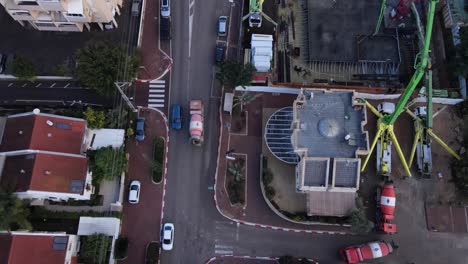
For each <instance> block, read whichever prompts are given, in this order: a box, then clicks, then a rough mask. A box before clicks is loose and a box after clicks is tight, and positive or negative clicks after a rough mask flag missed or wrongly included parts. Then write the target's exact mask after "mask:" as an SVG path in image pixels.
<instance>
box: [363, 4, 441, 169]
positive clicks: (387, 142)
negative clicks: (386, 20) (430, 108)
mask: <svg viewBox="0 0 468 264" xmlns="http://www.w3.org/2000/svg"><path fill="white" fill-rule="evenodd" d="M437 2H438V0H429V10H428V15H427V24H426V34H425V38H424V47H423V49H422V51H421V52H420V53H418V54H417V55H416V60H415V62H414V68H415V72H414V74H413V77H412V78H411V80H410V81H409V83H408V86H407V87H406V89H405V91H404V93H403V94H402V96H401V97H400V100H399V101H398V103H397V105H396V106H394V108H393V107H390V103H384V104H381V105H379V109H378V110H377V109H376V108H375V107H374V106H372V105H371V104H370V103H369V102H367V101H366V100H363V101H364V102H365V103H366V105H367V107H369V109H371V111H372V112H373V113H374V114H376V115H377V116H378V117H379V119H378V121H377V133H376V135H375V138H374V140H373V141H372V144H371V148H370V152H369V154H368V155H367V156H366V158H365V160H364V163H363V164H362V169H361V170H362V171H364V170H365V168H366V166H367V163H368V162H369V159H370V157H371V154H372V152H373V151H374V149H375V147H376V145H379V146H378V148H377V152H378V153H377V165H378V168H377V169H378V170H379V173H380V174H383V175H388V174H390V173H391V163H390V161H391V147H392V145H393V144H395V149H396V151H397V154H398V156H399V158H400V161H401V163H402V164H403V168H404V169H405V172H406V174H407V175H408V176H411V172H410V169H409V166H408V163H406V159H405V156H404V155H403V152H402V150H401V147H400V144H399V143H398V139H397V137H396V135H395V132H394V131H393V125H394V124H395V121H396V120H397V118H398V117H399V116H400V114H401V113H402V112H403V111H405V106H406V104H407V103H408V100H409V99H410V97H411V95H412V94H413V92H414V90H415V89H416V86H417V85H418V84H419V82H420V81H421V79H422V77H423V76H424V73H425V71H426V68H427V66H428V61H429V46H430V42H431V37H432V25H433V22H434V15H435V6H436V4H437ZM380 22H381V21H380ZM379 26H380V25H379Z"/></svg>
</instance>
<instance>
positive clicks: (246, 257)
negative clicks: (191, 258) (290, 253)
mask: <svg viewBox="0 0 468 264" xmlns="http://www.w3.org/2000/svg"><path fill="white" fill-rule="evenodd" d="M226 257H231V258H237V259H256V260H278V258H272V257H257V256H235V255H220V256H216V257H212V258H210V259H209V260H207V261H206V263H205V264H210V263H211V262H213V261H215V260H218V259H223V258H226Z"/></svg>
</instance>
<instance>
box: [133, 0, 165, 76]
mask: <svg viewBox="0 0 468 264" xmlns="http://www.w3.org/2000/svg"><path fill="white" fill-rule="evenodd" d="M144 8H145V17H144V20H143V32H142V40H141V47H140V50H141V64H142V66H143V67H144V68H141V69H140V72H139V73H138V78H139V79H144V80H152V79H156V78H158V77H159V76H161V75H162V74H163V73H164V71H165V70H166V69H167V68H168V67H169V65H171V59H170V58H169V57H168V56H167V55H165V54H164V53H163V52H161V50H160V49H159V13H160V12H159V0H147V1H146V3H145V7H144Z"/></svg>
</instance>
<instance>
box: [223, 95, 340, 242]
mask: <svg viewBox="0 0 468 264" xmlns="http://www.w3.org/2000/svg"><path fill="white" fill-rule="evenodd" d="M286 97H287V96H281V97H279V96H272V95H269V94H263V95H262V96H261V97H259V98H257V99H256V100H255V101H253V102H252V103H250V104H249V105H247V106H245V110H246V111H248V121H247V122H248V131H247V135H246V136H242V135H233V134H230V133H229V129H228V128H227V127H228V125H226V124H230V123H231V116H230V115H228V114H225V113H221V120H222V121H221V130H222V131H221V134H220V146H219V153H218V155H219V157H218V170H217V175H216V181H215V184H216V192H215V200H216V205H217V207H218V209H219V210H220V212H221V213H222V214H224V215H225V216H226V217H228V218H232V219H233V220H236V221H240V222H249V224H250V225H254V224H255V225H257V226H262V227H265V228H272V229H278V228H281V229H286V231H305V232H332V233H334V232H340V233H341V232H348V231H349V229H348V228H346V227H340V226H329V225H301V224H295V223H292V222H289V221H286V220H284V219H282V218H280V217H279V216H278V215H276V214H275V213H274V212H273V211H272V210H271V209H270V208H269V207H268V205H267V204H266V202H265V199H264V197H263V195H262V192H261V189H260V154H261V152H262V141H263V135H262V122H261V121H259V120H261V118H262V108H263V107H268V108H272V107H282V106H287V105H288V102H289V101H291V100H293V98H286ZM228 149H234V152H235V153H244V154H247V155H248V157H247V168H246V172H247V177H246V185H247V186H246V189H247V198H246V205H245V208H243V207H242V206H238V205H237V206H231V204H230V201H229V197H228V195H227V191H226V188H225V187H224V181H225V176H226V164H227V161H226V156H225V153H226V152H227V150H228ZM290 229H296V230H290Z"/></svg>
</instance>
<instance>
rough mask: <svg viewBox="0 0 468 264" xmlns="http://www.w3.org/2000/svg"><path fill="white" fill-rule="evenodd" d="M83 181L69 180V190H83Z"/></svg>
mask: <svg viewBox="0 0 468 264" xmlns="http://www.w3.org/2000/svg"><path fill="white" fill-rule="evenodd" d="M83 187H84V181H83V180H71V183H70V192H72V193H81V192H82V191H83Z"/></svg>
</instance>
